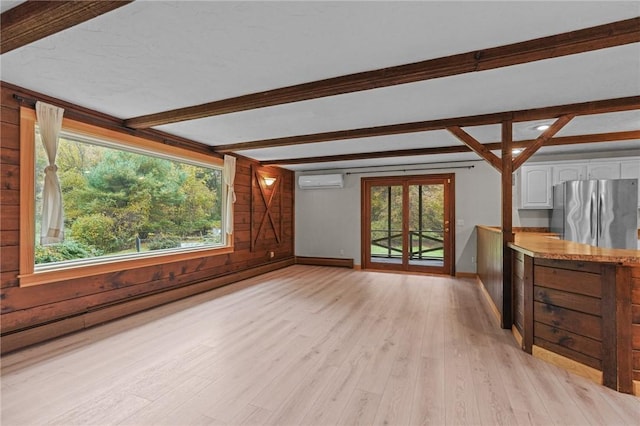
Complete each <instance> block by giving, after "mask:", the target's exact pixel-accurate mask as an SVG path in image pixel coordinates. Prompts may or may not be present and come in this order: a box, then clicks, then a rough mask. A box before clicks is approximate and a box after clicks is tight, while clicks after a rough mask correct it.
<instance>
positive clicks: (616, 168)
mask: <svg viewBox="0 0 640 426" xmlns="http://www.w3.org/2000/svg"><path fill="white" fill-rule="evenodd" d="M587 179H620V161H606V162H605V161H602V162H600V161H593V162H589V164H587Z"/></svg>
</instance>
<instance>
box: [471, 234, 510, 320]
mask: <svg viewBox="0 0 640 426" xmlns="http://www.w3.org/2000/svg"><path fill="white" fill-rule="evenodd" d="M476 230H477V232H478V243H477V261H478V263H477V270H478V277H479V278H480V281H481V282H482V285H483V286H484V288H485V289H486V290H487V293H488V294H489V296H490V297H491V300H492V301H493V304H494V305H495V307H496V308H497V309H498V311H499V312H500V316H501V317H502V318H504V314H503V297H502V295H503V291H502V290H503V282H502V233H501V232H500V231H499V230H497V229H496V230H492V229H488V228H485V227H480V226H478V227H476Z"/></svg>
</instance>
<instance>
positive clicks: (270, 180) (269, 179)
mask: <svg viewBox="0 0 640 426" xmlns="http://www.w3.org/2000/svg"><path fill="white" fill-rule="evenodd" d="M262 179H264V183H265V185H267V186H271V185H273V183H274V182H275V181H276V178H274V177H264V178H262Z"/></svg>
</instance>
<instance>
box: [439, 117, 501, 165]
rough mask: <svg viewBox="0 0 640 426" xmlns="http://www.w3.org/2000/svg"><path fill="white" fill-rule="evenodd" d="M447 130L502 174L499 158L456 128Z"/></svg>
mask: <svg viewBox="0 0 640 426" xmlns="http://www.w3.org/2000/svg"><path fill="white" fill-rule="evenodd" d="M447 130H448V131H449V132H450V133H452V134H453V135H454V136H455V137H457V138H458V139H459V140H460V141H462V142H463V143H464V144H465V145H466V146H468V147H469V148H471V150H472V151H473V152H475V153H476V154H478V155H479V156H480V157H482V158H484V160H485V161H486V162H487V163H489V164H490V165H491V166H492V167H493V168H494V169H496V170H497V171H498V172H500V173H502V160H501V159H500V157H498V156H497V155H495V154H494V153H493V152H491V150H490V149H489V148H487V147H486V146H484V145H482V144H481V143H480V142H478V141H477V140H476V138H474V137H473V136H471V135H470V134H469V133H467V132H465V131H464V130H462V129H461V128H460V127H458V126H451V127H447Z"/></svg>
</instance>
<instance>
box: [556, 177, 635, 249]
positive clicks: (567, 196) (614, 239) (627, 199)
mask: <svg viewBox="0 0 640 426" xmlns="http://www.w3.org/2000/svg"><path fill="white" fill-rule="evenodd" d="M551 232H554V233H557V234H560V238H562V239H564V240H569V241H576V242H579V243H585V244H590V245H593V246H599V247H607V248H623V249H624V248H626V249H637V244H638V235H637V232H638V180H637V179H616V180H576V181H567V182H563V183H561V184H558V185H555V186H554V187H553V210H552V212H551Z"/></svg>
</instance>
